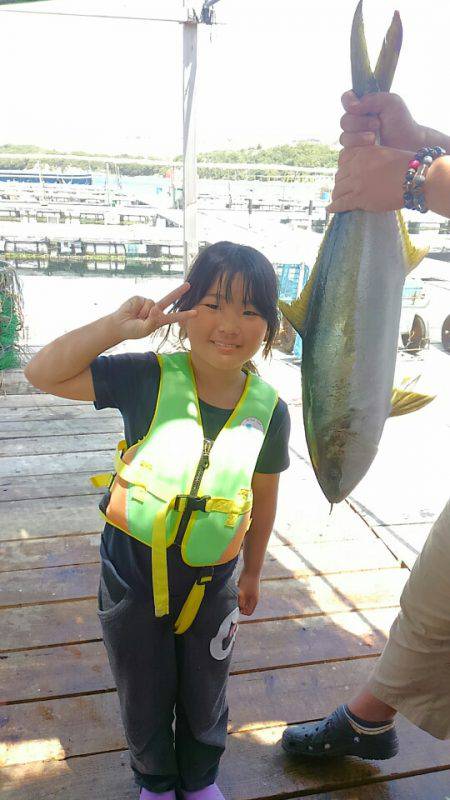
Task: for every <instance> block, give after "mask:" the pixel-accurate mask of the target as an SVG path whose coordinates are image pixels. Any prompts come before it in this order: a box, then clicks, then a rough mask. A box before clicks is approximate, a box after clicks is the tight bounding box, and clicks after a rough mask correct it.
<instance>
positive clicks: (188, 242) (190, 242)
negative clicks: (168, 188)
mask: <svg viewBox="0 0 450 800" xmlns="http://www.w3.org/2000/svg"><path fill="white" fill-rule="evenodd" d="M196 74H197V21H196V19H195V21H194V20H193V21H192V22H191V21H190V22H184V23H183V266H184V274H185V275H186V274H187V272H188V270H189V267H190V265H191V263H192V261H193V259H194V258H195V256H196V254H197V248H198V233H197V154H196V146H195V144H196V143H195V117H196V88H195V79H196Z"/></svg>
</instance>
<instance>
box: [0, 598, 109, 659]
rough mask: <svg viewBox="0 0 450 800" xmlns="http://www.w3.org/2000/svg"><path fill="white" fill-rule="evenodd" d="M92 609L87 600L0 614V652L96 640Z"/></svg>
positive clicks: (94, 603) (98, 635)
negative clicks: (0, 634) (0, 633)
mask: <svg viewBox="0 0 450 800" xmlns="http://www.w3.org/2000/svg"><path fill="white" fill-rule="evenodd" d="M96 610H97V601H96V600H94V599H91V600H80V601H77V602H72V603H52V604H51V605H41V606H28V607H25V608H21V607H20V606H18V607H16V608H10V609H6V610H3V611H0V630H1V632H2V636H1V639H0V652H2V651H3V652H5V651H7V650H18V649H27V648H30V647H40V646H47V645H55V644H61V643H69V642H82V641H86V640H89V639H99V638H101V635H102V633H101V628H100V623H99V622H98V619H97V614H96Z"/></svg>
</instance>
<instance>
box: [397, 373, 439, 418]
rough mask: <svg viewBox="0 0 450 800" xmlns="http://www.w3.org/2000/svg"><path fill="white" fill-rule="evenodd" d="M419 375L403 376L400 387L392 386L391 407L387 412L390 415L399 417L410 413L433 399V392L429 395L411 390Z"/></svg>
mask: <svg viewBox="0 0 450 800" xmlns="http://www.w3.org/2000/svg"><path fill="white" fill-rule="evenodd" d="M419 377H420V375H416V377H415V378H409V377H407V378H404V379H403V380H402V382H401V384H400V387H401V388H399V389H396V388H395V387H394V389H393V390H392V396H391V404H392V409H391V413H390V414H389V416H390V417H401V416H402V415H403V414H410V413H412V412H413V411H418V410H419V408H423V407H424V406H426V405H428V403H431V401H432V400H434V398H435V397H436V395H435V394H433V395H430V394H422V393H421V392H412V391H411V389H412V387H413V386H415V384H416V383H417V381H418V380H419Z"/></svg>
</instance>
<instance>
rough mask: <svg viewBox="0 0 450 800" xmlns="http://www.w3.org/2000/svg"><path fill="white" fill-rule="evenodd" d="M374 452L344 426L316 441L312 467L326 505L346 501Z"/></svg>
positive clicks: (369, 442) (371, 459)
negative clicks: (325, 499)
mask: <svg viewBox="0 0 450 800" xmlns="http://www.w3.org/2000/svg"><path fill="white" fill-rule="evenodd" d="M377 449H378V448H377V446H376V445H375V444H374V443H373V442H372V441H370V440H369V439H368V438H367V437H365V438H362V437H361V434H360V432H359V434H358V433H357V432H356V431H352V430H351V428H350V426H349V425H347V424H345V425H344V426H339V427H337V428H335V429H334V430H333V431H328V432H327V435H323V436H322V437H319V439H318V441H317V445H316V448H315V451H316V452H315V455H316V457H315V459H314V462H313V467H314V472H315V473H316V477H317V480H318V483H319V485H320V488H321V489H322V491H323V493H324V495H325V497H326V498H327V500H328V502H330V503H341V502H342V500H345V498H346V497H348V495H349V494H350V492H352V491H353V489H354V488H355V486H357V485H358V483H359V482H360V481H361V479H362V478H363V477H364V475H365V474H366V472H367V470H368V469H369V467H370V465H371V464H372V461H373V459H374V458H375V455H376V452H377Z"/></svg>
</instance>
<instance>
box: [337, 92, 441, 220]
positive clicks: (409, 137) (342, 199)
mask: <svg viewBox="0 0 450 800" xmlns="http://www.w3.org/2000/svg"><path fill="white" fill-rule="evenodd" d="M342 104H343V106H344V109H346V113H345V114H344V116H343V117H342V119H341V125H342V127H343V128H344V132H343V133H342V135H341V138H340V141H341V144H343V145H344V147H345V149H344V150H343V151H342V152H341V155H340V158H339V169H338V171H337V173H336V179H335V188H334V191H333V197H332V199H333V202H332V203H331V205H330V206H329V211H332V212H338V211H352V210H353V209H356V208H361V209H363V210H364V211H394V210H397V209H400V208H402V206H403V191H404V190H403V182H404V178H405V174H406V170H407V168H408V164H409V162H410V161H411V160H413V159H414V156H415V153H416V152H417V150H419V149H420V148H421V147H436V146H439V147H443V148H444V149H445V150H446V151H447V152H450V136H446V135H445V134H444V133H441V132H440V131H436V130H434V129H433V128H428V127H426V126H425V125H419V124H418V123H417V122H415V121H414V119H413V117H412V115H411V114H410V112H409V109H408V107H407V106H406V104H405V103H404V102H403V100H402V98H401V97H399V96H398V95H391V94H388V93H386V92H380V93H379V94H368V95H365V96H364V97H362V98H361V100H358V98H357V97H356V95H355V94H354V93H353V92H352V91H350V92H345V94H344V95H343V96H342ZM376 133H378V135H379V139H380V143H381V145H385V146H384V147H379V146H375V147H370V149H366V146H367V145H373V144H374V142H375V136H376ZM423 191H424V196H425V200H426V206H427V208H429V209H430V210H431V211H434V212H435V213H437V214H442V215H443V216H445V217H448V216H450V156H443V157H442V158H438V159H436V160H435V161H434V162H433V163H432V164H431V165H430V168H429V170H428V172H427V177H426V181H425V184H424V189H423Z"/></svg>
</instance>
